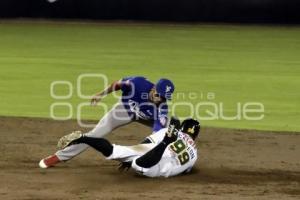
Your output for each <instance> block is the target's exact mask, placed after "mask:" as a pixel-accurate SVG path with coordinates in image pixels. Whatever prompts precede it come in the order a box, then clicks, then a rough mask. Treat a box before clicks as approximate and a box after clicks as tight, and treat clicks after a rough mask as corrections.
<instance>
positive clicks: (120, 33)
mask: <svg viewBox="0 0 300 200" xmlns="http://www.w3.org/2000/svg"><path fill="white" fill-rule="evenodd" d="M82 73H102V74H106V75H107V76H108V77H109V81H113V80H117V79H119V78H121V77H124V76H129V75H143V76H146V77H149V79H150V80H152V81H156V80H157V79H159V78H160V77H168V78H170V79H172V80H173V81H174V82H175V84H176V92H195V93H196V94H197V96H198V97H197V98H196V99H188V98H186V99H185V100H187V101H190V102H192V103H193V104H194V105H195V104H196V103H198V102H203V101H207V98H206V96H207V93H208V92H213V93H214V94H215V99H213V100H210V102H215V103H220V102H223V104H224V114H225V115H226V116H232V115H234V114H235V112H236V108H235V107H236V104H237V103H238V102H241V103H246V102H253V101H255V102H261V103H263V104H264V106H265V117H264V119H263V120H259V121H248V120H234V121H226V120H213V121H208V120H203V121H202V124H203V125H204V126H218V127H228V128H247V129H262V130H281V131H300V123H299V122H300V103H299V102H300V28H299V27H264V26H233V25H162V24H109V23H102V24H95V23H90V24H83V23H78V24H76V23H48V22H39V23H32V22H25V23H24V22H22V21H21V22H1V23H0V115H2V116H29V117H50V106H51V104H52V103H55V102H70V103H72V105H73V108H74V113H73V116H72V117H73V118H76V113H77V112H76V106H77V105H78V104H79V103H81V102H87V101H88V100H82V99H80V98H78V96H77V94H76V79H77V77H78V76H79V75H80V74H82ZM55 80H66V81H70V82H71V83H72V84H74V87H73V92H74V95H73V96H72V98H70V99H66V100H55V99H52V98H51V96H50V84H51V82H52V81H55ZM101 89H103V88H102V84H101V83H100V82H98V81H97V80H96V79H95V80H90V81H87V80H86V81H85V82H84V84H83V90H84V93H85V94H93V93H95V92H97V91H99V90H101ZM56 92H57V93H58V94H64V93H66V92H67V90H66V88H64V87H57V88H56ZM182 100H183V98H182V97H181V98H180V99H176V98H175V99H174V102H179V101H182ZM115 101H116V99H114V98H112V97H109V98H107V99H105V100H104V101H103V102H104V103H106V104H108V105H110V106H111V105H112V104H113V103H114V102H115ZM203 112H204V110H202V111H201V113H203ZM56 114H57V115H59V116H63V115H67V112H66V109H64V108H62V109H57V110H56ZM102 114H103V113H102V112H101V110H100V109H99V108H93V109H92V108H89V107H85V109H84V111H83V117H84V118H86V119H99V118H100V117H101V115H102ZM176 114H177V115H179V116H183V115H186V114H187V112H186V111H185V109H184V108H182V107H181V108H178V109H176Z"/></svg>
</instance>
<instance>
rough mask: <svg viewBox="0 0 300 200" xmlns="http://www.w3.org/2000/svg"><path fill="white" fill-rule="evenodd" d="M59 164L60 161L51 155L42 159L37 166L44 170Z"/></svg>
mask: <svg viewBox="0 0 300 200" xmlns="http://www.w3.org/2000/svg"><path fill="white" fill-rule="evenodd" d="M59 162H60V160H59V158H58V157H57V156H56V155H51V156H48V157H47V158H44V159H42V160H41V161H40V163H39V166H40V168H43V169H46V168H49V167H53V166H55V165H56V164H57V163H59Z"/></svg>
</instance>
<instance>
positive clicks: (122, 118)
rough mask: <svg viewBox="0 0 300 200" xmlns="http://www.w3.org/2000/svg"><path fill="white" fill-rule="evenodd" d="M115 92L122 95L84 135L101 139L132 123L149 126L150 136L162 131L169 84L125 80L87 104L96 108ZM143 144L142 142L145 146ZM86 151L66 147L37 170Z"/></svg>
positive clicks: (165, 81) (78, 146)
mask: <svg viewBox="0 0 300 200" xmlns="http://www.w3.org/2000/svg"><path fill="white" fill-rule="evenodd" d="M118 90H121V91H122V97H121V99H120V101H119V102H118V103H116V104H115V105H114V107H113V108H112V109H111V110H110V111H109V112H108V113H106V114H105V115H104V117H103V118H102V119H101V120H100V121H99V123H98V124H97V125H96V126H95V128H94V129H92V130H91V131H89V132H88V133H85V135H87V136H89V137H94V138H102V137H104V136H105V135H107V134H108V133H110V132H111V131H113V130H114V129H116V128H118V127H120V126H123V125H126V124H129V123H131V122H134V121H136V122H140V123H142V124H144V125H147V126H151V127H152V130H153V132H157V131H158V130H160V129H162V128H164V127H166V124H167V121H168V118H167V114H168V106H167V100H171V96H172V93H173V92H174V90H175V87H174V84H173V83H172V81H170V80H168V79H164V78H162V79H160V80H158V82H157V83H156V84H153V83H152V82H150V81H149V80H148V79H146V78H145V77H140V76H134V77H126V78H123V79H121V80H119V81H115V82H113V83H112V84H111V85H110V86H109V87H107V88H106V89H105V90H103V91H101V92H99V93H97V94H96V95H95V96H94V97H93V98H92V100H91V104H92V105H95V104H97V102H99V101H101V99H102V98H104V97H105V96H106V95H108V94H110V93H112V92H114V91H118ZM147 140H148V139H146V140H145V141H144V142H149V141H147ZM88 147H89V146H88V145H87V144H84V143H80V144H76V145H71V146H67V147H66V148H64V149H61V150H58V151H57V152H56V153H55V154H54V155H51V156H48V157H46V158H44V159H42V160H41V161H40V162H39V166H40V167H41V168H48V167H51V166H54V165H56V164H57V163H59V162H61V161H68V160H70V159H72V158H73V157H75V156H77V155H79V154H80V153H81V152H83V151H84V150H86V149H87V148H88Z"/></svg>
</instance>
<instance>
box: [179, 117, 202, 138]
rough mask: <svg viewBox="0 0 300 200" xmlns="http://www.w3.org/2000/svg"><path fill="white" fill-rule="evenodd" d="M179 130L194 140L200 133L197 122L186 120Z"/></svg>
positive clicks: (190, 119)
mask: <svg viewBox="0 0 300 200" xmlns="http://www.w3.org/2000/svg"><path fill="white" fill-rule="evenodd" d="M180 130H181V131H182V132H183V133H186V134H188V135H190V136H191V137H192V138H193V140H195V139H196V138H197V136H198V135H199V132H200V123H199V121H198V120H195V119H192V118H188V119H186V120H184V121H183V122H182V124H181V129H180Z"/></svg>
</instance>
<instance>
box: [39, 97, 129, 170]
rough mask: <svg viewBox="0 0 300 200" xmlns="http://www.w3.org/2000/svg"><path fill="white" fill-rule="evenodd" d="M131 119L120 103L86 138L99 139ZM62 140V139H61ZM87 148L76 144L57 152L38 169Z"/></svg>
mask: <svg viewBox="0 0 300 200" xmlns="http://www.w3.org/2000/svg"><path fill="white" fill-rule="evenodd" d="M131 121H132V117H131V116H129V115H128V113H127V110H126V109H125V108H124V106H123V104H122V103H121V102H119V103H117V104H116V105H115V106H114V107H113V108H112V109H111V110H110V111H109V112H108V113H107V114H106V115H105V116H104V117H103V118H102V119H101V120H100V121H99V123H98V124H97V125H96V127H95V128H94V129H93V130H91V131H89V132H88V133H86V134H87V135H88V136H91V137H96V138H100V137H103V136H105V135H106V134H108V133H109V132H111V131H112V130H114V129H115V128H117V127H120V126H123V125H125V124H128V123H130V122H131ZM62 139H63V138H62ZM87 148H88V145H86V144H76V145H71V146H68V147H66V148H64V149H62V150H59V151H57V152H56V153H55V155H52V156H49V157H47V158H44V159H42V160H41V161H40V167H42V168H48V167H49V166H54V165H56V164H57V163H59V162H60V161H67V160H70V159H71V158H73V157H74V156H76V155H78V154H80V153H81V152H83V151H84V150H86V149H87Z"/></svg>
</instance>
